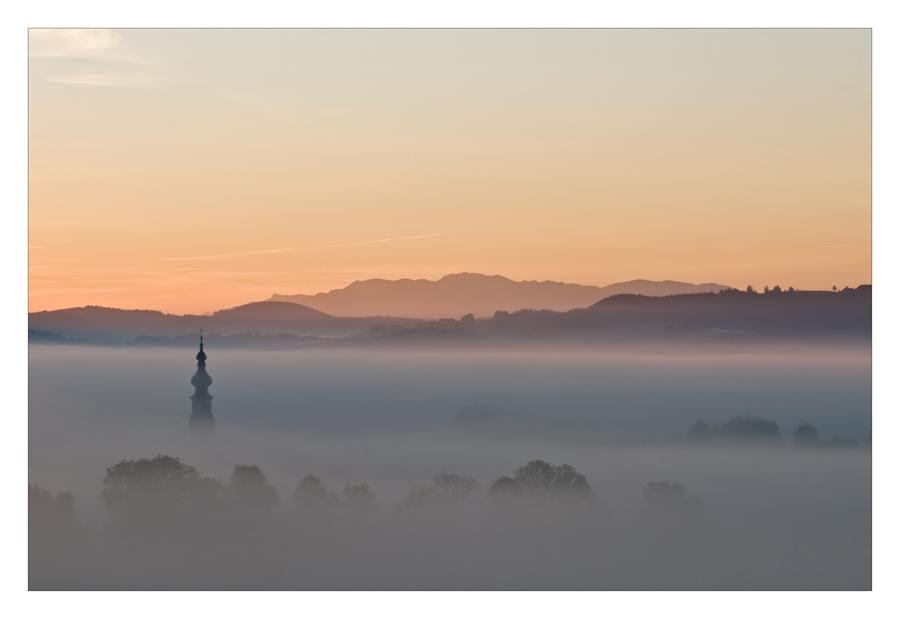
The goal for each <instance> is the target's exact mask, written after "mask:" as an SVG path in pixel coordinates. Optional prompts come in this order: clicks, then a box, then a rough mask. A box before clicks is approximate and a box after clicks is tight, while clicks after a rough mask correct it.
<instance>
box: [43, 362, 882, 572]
mask: <svg viewBox="0 0 900 619" xmlns="http://www.w3.org/2000/svg"><path fill="white" fill-rule="evenodd" d="M195 352H196V351H193V350H188V349H166V348H158V349H157V348H142V349H136V348H131V347H125V346H123V347H100V346H42V345H32V346H30V347H29V483H31V484H37V485H38V486H40V488H42V489H43V490H46V491H49V493H50V494H49V495H42V496H43V497H44V498H45V499H47V501H50V499H49V498H47V497H51V498H52V495H56V494H57V493H61V492H68V493H71V495H72V496H73V497H74V512H72V511H71V509H69V507H71V506H69V507H67V508H66V509H67V510H68V511H67V513H68V514H69V515H68V516H67V518H69V519H68V520H65V522H68V523H69V524H66V525H65V526H56V528H53V527H54V526H55V525H53V523H54V522H56V521H55V520H53V518H56V516H52V515H51V516H48V518H49V520H48V522H50V525H47V526H48V528H46V529H42V528H41V526H43V525H40V524H38V525H35V523H34V521H33V522H32V526H31V531H30V544H31V546H30V547H31V550H30V561H29V570H30V572H29V586H30V588H32V589H44V588H62V589H81V588H85V589H111V588H112V589H116V588H127V589H143V588H149V589H168V588H177V589H181V588H187V589H198V588H199V589H206V588H211V589H223V588H224V589H228V588H231V589H257V588H267V589H270V588H274V589H457V588H463V589H869V588H871V544H872V527H871V513H872V508H871V504H872V486H871V479H872V465H871V449H870V447H869V446H870V445H871V438H870V437H871V434H870V433H871V427H872V426H871V410H872V396H871V375H872V371H871V358H870V355H869V352H868V350H864V349H850V348H843V349H841V348H827V349H826V348H819V349H761V348H755V349H747V350H727V351H719V352H716V353H715V354H714V353H711V352H709V351H706V352H696V351H695V352H694V353H692V354H674V353H672V352H658V353H654V354H650V353H648V352H645V353H642V354H637V353H634V354H623V353H612V352H605V353H604V352H602V351H589V350H581V351H574V352H568V353H564V352H560V351H555V352H549V351H544V352H485V351H481V352H384V351H381V352H359V351H352V350H305V351H290V352H271V351H221V350H214V349H210V350H207V353H208V354H209V359H208V361H207V368H208V371H209V374H210V375H211V376H212V379H213V384H212V387H211V388H210V392H211V393H212V395H213V396H214V400H213V414H214V416H215V419H216V430H215V437H214V438H213V439H212V440H209V441H197V440H192V439H191V437H190V436H189V434H188V423H187V419H188V416H189V414H190V400H189V399H188V396H190V394H191V392H192V388H191V385H190V382H189V381H190V377H191V375H192V374H193V372H194V370H195V369H196V367H195V366H196V362H195V360H194V358H193V355H194V354H195ZM736 417H739V418H746V417H756V418H761V419H763V420H770V421H773V422H774V423H775V424H777V425H778V436H777V437H775V439H774V440H772V441H767V442H766V443H765V444H761V443H759V442H751V443H749V444H748V443H747V442H746V441H744V442H742V441H726V442H723V441H719V442H715V441H713V442H707V443H702V444H700V443H698V442H696V441H693V442H692V441H690V440H688V438H687V434H688V431H689V430H690V429H691V428H692V427H694V425H695V424H696V422H698V421H699V420H703V421H705V422H707V424H708V425H709V426H711V427H717V426H719V425H722V424H725V423H726V422H727V421H728V420H729V419H733V418H736ZM804 423H806V424H811V425H813V426H815V428H816V429H817V430H818V433H819V438H820V439H821V440H820V443H821V448H817V449H804V448H801V447H798V446H794V444H793V441H792V433H793V432H794V430H795V429H797V427H798V426H799V425H800V424H804ZM835 437H838V438H839V439H842V440H838V441H835V440H834V438H835ZM852 441H855V443H852ZM159 454H163V455H167V456H172V457H175V458H179V459H180V462H181V463H183V464H186V465H189V466H190V467H194V468H196V470H197V471H198V472H199V475H200V476H202V477H210V478H213V479H214V480H220V481H221V482H222V484H220V486H221V488H220V490H221V493H222V495H221V496H222V497H225V498H222V500H221V503H214V502H213V503H210V505H212V506H213V507H212V508H209V511H207V512H203V513H204V514H205V516H204V517H203V518H200V519H199V520H197V521H196V522H193V524H191V525H190V526H187V525H186V524H184V523H183V522H180V521H179V522H176V520H171V521H167V520H159V521H156V524H157V525H158V524H159V523H160V522H165V523H169V524H171V528H170V529H169V528H166V527H165V526H164V527H163V528H162V529H159V528H158V529H154V530H153V531H151V530H150V527H149V525H148V524H147V522H149V521H144V520H141V519H140V518H138V519H134V518H132V520H127V519H125V518H124V516H122V515H121V514H119V515H118V516H117V515H116V513H115V512H114V510H112V509H111V507H110V506H111V503H110V499H109V496H110V495H109V493H108V492H107V493H106V494H104V493H103V491H104V488H105V487H108V486H109V484H104V482H103V480H104V476H105V475H107V473H108V471H107V470H108V469H110V467H113V466H114V465H117V464H118V463H120V462H122V461H123V460H139V459H152V458H154V457H155V456H157V455H159ZM535 460H541V461H546V462H547V463H550V464H552V465H554V466H556V467H561V466H562V465H570V466H571V467H574V471H577V474H580V475H583V477H584V479H585V480H586V483H587V484H589V490H586V491H585V492H582V493H581V494H579V495H578V497H577V500H576V498H572V497H574V496H575V495H574V494H566V493H565V492H556V491H555V490H553V487H552V485H547V486H546V488H544V487H543V486H541V483H540V480H538V482H533V483H532V482H529V481H528V479H529V478H528V473H529V470H530V469H527V468H526V466H525V465H526V464H528V463H531V462H533V461H535ZM238 465H241V466H256V467H259V468H258V471H256V472H254V471H252V470H250V469H239V470H236V469H235V467H236V466H238ZM548 470H549V469H548ZM554 470H562V469H561V468H558V469H554ZM242 471H243V472H247V471H250V473H252V474H253V475H257V473H259V474H264V477H260V476H259V475H257V478H254V479H255V480H256V481H253V483H255V484H256V486H254V487H255V488H257V489H264V490H265V491H266V492H270V491H271V492H270V494H271V496H270V495H269V494H266V495H265V496H267V497H269V498H266V499H265V501H263V500H262V499H258V500H257V499H254V500H256V501H257V503H259V504H260V505H262V503H265V505H266V506H265V508H264V509H262V508H260V509H256V508H254V509H255V511H252V510H251V511H250V512H245V511H241V510H242V509H243V508H238V507H235V506H238V505H239V504H240V502H239V501H238V502H235V501H237V499H235V498H234V497H239V496H241V494H240V493H241V492H242V490H241V487H242V486H241V485H240V484H241V483H242V482H241V479H242V478H241V476H240V473H242ZM440 473H452V474H454V477H452V479H455V480H457V482H459V481H460V480H469V481H470V482H471V484H469V485H468V486H466V489H465V492H451V491H448V490H447V488H448V487H447V486H446V484H445V485H444V486H442V485H441V483H440V479H441V478H439V479H435V476H436V475H438V474H440ZM307 476H315V477H316V478H317V480H318V481H319V482H321V484H322V486H324V488H322V489H321V497H322V501H321V505H320V504H319V503H316V505H317V506H316V507H315V508H311V507H309V505H307V507H304V505H306V504H305V503H303V500H302V499H303V497H302V496H301V495H302V493H301V492H298V484H299V483H300V481H301V479H304V478H306V477H307ZM504 476H506V477H509V478H510V480H512V482H515V483H516V484H518V485H516V486H515V489H516V492H510V493H503V492H500V491H497V486H496V485H495V484H494V482H496V481H497V480H498V479H500V478H501V477H504ZM442 479H444V480H445V481H446V480H447V479H451V477H444V478H442ZM548 479H549V478H548ZM229 480H230V481H229ZM658 482H666V484H665V485H662V484H659V483H658ZM210 483H212V482H210ZM216 483H218V482H216ZM529 483H531V485H528V484H529ZM548 484H549V482H548ZM676 484H680V485H678V486H676ZM363 486H365V488H366V490H365V491H362V490H359V489H360V488H361V487H363ZM501 486H502V484H501ZM216 487H217V488H219V486H216ZM454 487H456V486H454ZM459 487H462V486H459ZM511 487H512V486H511ZM348 488H349V490H348ZM354 488H355V489H356V490H354ZM501 489H502V487H501ZM228 493H230V494H228ZM366 493H369V494H366ZM313 494H314V493H313ZM247 496H250V495H247ZM253 496H263V495H261V494H258V493H257V495H253ZM310 496H312V495H310ZM228 497H231V498H228ZM326 497H327V498H326ZM270 499H271V500H270ZM42 500H43V499H42ZM229 501H230V502H229ZM260 501H262V502H260ZM251 502H252V501H251ZM46 504H47V505H51V502H47V503H46ZM248 504H249V503H248ZM217 506H219V507H217ZM257 507H258V506H257ZM48 509H49V510H50V512H48V513H51V512H52V510H53V509H56V508H48ZM53 513H55V512H53ZM198 513H199V512H198ZM117 518H118V520H117ZM182 525H184V526H182ZM66 526H69V527H71V531H72V532H71V534H70V535H68V536H67V535H66V534H64V529H65V527H66ZM166 526H168V525H166ZM185 527H187V528H185ZM191 527H193V528H191ZM198 527H199V528H198ZM51 529H53V530H52V531H51ZM61 531H62V532H61Z"/></svg>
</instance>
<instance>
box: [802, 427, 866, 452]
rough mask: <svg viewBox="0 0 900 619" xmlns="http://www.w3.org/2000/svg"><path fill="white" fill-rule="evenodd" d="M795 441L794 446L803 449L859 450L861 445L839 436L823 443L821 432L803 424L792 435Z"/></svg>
mask: <svg viewBox="0 0 900 619" xmlns="http://www.w3.org/2000/svg"><path fill="white" fill-rule="evenodd" d="M791 438H792V439H793V442H794V446H795V447H800V448H803V449H811V448H817V449H859V448H860V444H859V443H858V442H857V441H853V440H849V439H845V438H841V437H839V436H835V437H834V438H832V439H831V440H830V441H823V440H820V439H819V431H818V430H817V429H816V427H815V426H814V425H812V424H808V423H801V424H800V425H799V426H797V429H796V430H794V432H793V434H792V435H791ZM871 444H872V443H871V435H870V438H869V445H870V446H871Z"/></svg>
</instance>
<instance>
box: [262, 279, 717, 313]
mask: <svg viewBox="0 0 900 619" xmlns="http://www.w3.org/2000/svg"><path fill="white" fill-rule="evenodd" d="M725 288H728V287H727V286H722V285H720V284H686V283H683V282H673V281H663V282H651V281H648V280H642V279H639V280H634V281H630V282H622V283H618V284H612V285H610V286H604V287H599V286H583V285H581V284H565V283H562V282H553V281H543V282H537V281H523V282H515V281H512V280H511V279H508V278H506V277H502V276H500V275H479V274H477V273H456V274H452V275H446V276H444V277H442V278H441V279H439V280H437V281H431V280H426V279H417V280H412V279H400V280H386V279H368V280H364V281H356V282H353V283H352V284H350V285H349V286H347V287H346V288H340V289H337V290H332V291H330V292H320V293H318V294H314V295H304V294H295V295H280V294H275V295H272V297H271V298H270V299H269V300H270V301H283V302H289V303H300V304H302V305H305V306H306V307H311V308H315V309H317V310H320V311H323V312H327V313H329V314H331V315H332V316H410V317H415V318H428V319H437V318H459V317H460V316H463V315H465V314H469V313H471V314H474V315H475V317H476V318H484V317H490V316H493V315H494V313H495V312H497V311H506V312H515V311H518V310H522V309H537V310H553V311H557V312H565V311H568V310H571V309H575V308H580V307H587V306H589V305H593V304H594V303H596V302H597V301H600V300H601V299H605V298H607V297H610V296H613V295H617V294H641V295H645V296H654V297H656V296H666V295H673V294H690V293H698V292H717V291H719V290H723V289H725Z"/></svg>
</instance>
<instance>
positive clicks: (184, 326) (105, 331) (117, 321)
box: [28, 301, 420, 343]
mask: <svg viewBox="0 0 900 619" xmlns="http://www.w3.org/2000/svg"><path fill="white" fill-rule="evenodd" d="M418 322H420V321H419V320H416V319H402V318H392V319H386V318H382V317H379V316H369V317H363V318H342V317H336V316H329V315H328V314H325V313H323V312H320V311H318V310H315V309H311V308H309V307H304V306H302V305H298V304H296V303H279V302H272V301H260V302H257V303H248V304H246V305H240V306H238V307H233V308H230V309H224V310H219V311H217V312H213V313H212V315H209V316H197V315H192V314H187V315H184V316H178V315H175V314H165V313H163V312H158V311H154V310H122V309H115V308H111V307H98V306H93V305H88V306H85V307H73V308H69V309H61V310H53V311H44V312H32V313H29V314H28V327H29V329H30V330H31V331H33V332H35V333H39V332H44V333H43V334H42V335H34V336H32V341H39V340H41V341H46V342H49V341H51V339H52V338H53V336H57V337H58V336H62V337H63V338H67V339H71V338H88V339H90V340H92V341H95V342H105V343H125V342H132V341H134V340H135V339H136V338H138V337H140V336H150V337H162V336H165V337H174V336H180V335H184V334H186V333H198V332H199V330H200V329H201V328H202V329H204V330H205V332H207V333H210V334H213V333H216V334H219V335H224V336H235V335H240V334H247V333H250V334H252V333H265V334H275V333H282V332H283V333H287V334H291V335H297V336H326V337H342V336H347V335H354V334H356V333H361V332H364V331H367V330H369V329H371V328H372V327H375V326H382V325H387V324H390V325H395V326H404V327H410V326H413V325H415V324H416V323H418ZM41 338H42V339H41Z"/></svg>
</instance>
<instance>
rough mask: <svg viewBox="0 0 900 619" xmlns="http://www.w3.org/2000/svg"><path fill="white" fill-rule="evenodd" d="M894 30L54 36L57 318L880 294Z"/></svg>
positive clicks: (50, 109) (38, 181)
mask: <svg viewBox="0 0 900 619" xmlns="http://www.w3.org/2000/svg"><path fill="white" fill-rule="evenodd" d="M870 42H871V34H870V31H869V30H803V31H798V30H702V31H697V30H671V31H667V30H655V31H639V30H478V31H471V30H404V31H398V30H355V31H342V30H274V31H273V30H206V31H204V30H126V31H72V30H68V31H35V30H32V31H31V36H30V49H29V55H30V62H29V77H30V79H29V112H30V118H29V147H30V150H29V190H30V196H29V217H30V221H29V246H30V249H29V285H30V290H29V309H30V311H38V310H44V309H57V308H62V307H72V306H80V305H87V304H93V305H106V306H114V307H123V308H147V309H160V310H163V311H167V312H173V313H185V312H193V313H198V312H205V311H210V310H215V309H221V308H224V307H230V306H234V305H239V304H242V303H247V302H250V301H257V300H262V299H265V298H267V297H268V296H270V295H271V294H272V293H276V292H277V293H281V294H291V293H314V292H319V291H324V290H330V289H332V288H336V287H342V286H344V285H346V284H348V283H350V282H352V281H353V280H356V279H367V278H372V277H383V278H388V279H396V278H401V277H410V278H428V279H436V278H439V277H441V276H443V275H445V274H447V273H456V272H461V271H470V272H480V273H486V274H501V275H505V276H507V277H510V278H512V279H517V280H519V279H538V280H543V279H553V280H558V281H567V282H576V283H586V284H598V285H604V284H610V283H614V282H618V281H624V280H629V279H638V278H643V279H654V280H659V279H676V280H681V281H688V282H693V283H701V282H717V283H721V284H727V285H733V286H739V287H744V286H746V285H747V284H752V285H754V286H757V287H759V288H762V287H763V286H764V285H775V284H779V285H781V286H783V287H786V286H794V287H795V288H803V289H816V288H818V289H822V288H831V286H832V285H837V286H839V287H843V286H845V285H850V286H856V285H858V284H861V283H871V254H870V252H871V181H870V171H871V154H870V152H871V151H870V148H871V78H870V69H871V51H870Z"/></svg>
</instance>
